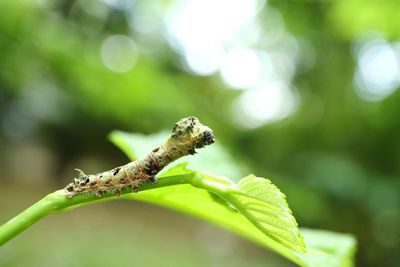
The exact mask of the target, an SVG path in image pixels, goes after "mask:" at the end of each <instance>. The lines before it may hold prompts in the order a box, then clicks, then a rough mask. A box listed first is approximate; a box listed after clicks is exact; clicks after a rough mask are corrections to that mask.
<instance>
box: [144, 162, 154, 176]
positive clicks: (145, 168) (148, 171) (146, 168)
mask: <svg viewBox="0 0 400 267" xmlns="http://www.w3.org/2000/svg"><path fill="white" fill-rule="evenodd" d="M143 169H144V172H145V173H146V174H151V172H152V170H151V166H150V163H149V162H146V163H145V164H144V167H143Z"/></svg>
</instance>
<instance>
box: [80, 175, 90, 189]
mask: <svg viewBox="0 0 400 267" xmlns="http://www.w3.org/2000/svg"><path fill="white" fill-rule="evenodd" d="M89 181H90V179H89V176H88V175H86V176H85V177H83V179H82V181H81V182H80V185H81V186H85V185H86V184H87V183H89Z"/></svg>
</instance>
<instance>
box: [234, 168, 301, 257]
mask: <svg viewBox="0 0 400 267" xmlns="http://www.w3.org/2000/svg"><path fill="white" fill-rule="evenodd" d="M236 188H237V190H232V191H229V195H228V197H227V198H228V200H229V202H231V203H232V204H233V205H234V206H235V207H236V208H237V209H238V210H239V211H240V212H241V213H242V214H243V215H244V216H246V217H247V219H249V220H250V221H251V222H252V223H253V224H254V225H255V226H257V228H259V229H260V230H261V231H262V232H263V233H264V234H266V235H267V236H269V237H270V238H272V239H274V240H275V241H277V242H279V243H281V244H282V245H284V246H286V247H289V248H291V249H293V250H294V251H296V252H299V253H304V252H306V248H305V243H304V239H303V236H302V235H301V233H300V231H299V229H298V227H297V222H296V219H295V218H294V217H293V215H292V212H291V210H290V209H289V206H288V204H287V202H286V199H285V195H284V194H283V193H282V192H281V191H280V190H279V189H278V188H277V187H276V186H275V185H274V184H272V183H271V181H270V180H268V179H264V178H260V177H256V176H254V175H249V176H247V177H245V178H243V179H241V180H240V181H239V183H238V184H237V186H236Z"/></svg>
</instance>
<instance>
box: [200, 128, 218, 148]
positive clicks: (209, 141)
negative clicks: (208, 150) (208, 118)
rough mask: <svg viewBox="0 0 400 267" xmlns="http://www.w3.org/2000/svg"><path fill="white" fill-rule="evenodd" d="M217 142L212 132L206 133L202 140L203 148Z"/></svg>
mask: <svg viewBox="0 0 400 267" xmlns="http://www.w3.org/2000/svg"><path fill="white" fill-rule="evenodd" d="M214 142H215V138H214V134H213V132H212V131H211V130H210V131H205V132H204V135H203V140H202V144H201V145H202V146H206V145H210V144H212V143H214Z"/></svg>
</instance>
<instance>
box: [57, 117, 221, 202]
mask: <svg viewBox="0 0 400 267" xmlns="http://www.w3.org/2000/svg"><path fill="white" fill-rule="evenodd" d="M214 141H215V138H214V134H213V131H212V130H211V129H210V128H209V127H207V126H205V125H203V124H201V123H200V122H199V120H198V119H197V118H195V117H188V118H184V119H182V120H180V121H178V122H177V123H175V125H174V127H173V129H172V132H171V134H170V136H169V137H168V139H167V140H166V141H165V142H164V144H162V145H160V146H158V147H156V148H155V149H153V150H152V151H151V152H150V153H149V154H147V155H146V156H145V157H143V158H140V159H137V160H135V161H132V162H130V163H128V164H126V165H123V166H119V167H116V168H114V169H112V170H109V171H105V172H102V173H97V174H89V175H87V174H85V173H84V172H83V171H81V170H79V169H76V170H77V171H78V177H77V178H74V179H73V181H72V182H71V183H70V184H68V185H67V186H66V187H65V188H64V190H65V192H66V195H67V196H68V197H70V198H72V197H73V196H75V195H77V194H85V193H94V194H95V195H96V196H98V197H100V196H102V195H103V194H104V193H106V192H112V193H114V194H115V195H117V196H119V194H120V193H121V190H122V189H125V188H131V190H132V191H133V192H138V191H139V188H140V186H141V185H142V184H144V183H149V182H150V183H156V182H157V178H156V175H157V174H158V173H159V172H160V171H161V170H162V169H163V168H164V167H165V166H167V165H168V164H170V163H171V162H173V161H175V160H177V159H179V158H181V157H183V156H186V155H194V154H195V153H196V149H199V148H202V147H205V146H207V145H210V144H212V143H214Z"/></svg>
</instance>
